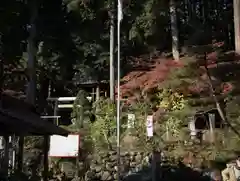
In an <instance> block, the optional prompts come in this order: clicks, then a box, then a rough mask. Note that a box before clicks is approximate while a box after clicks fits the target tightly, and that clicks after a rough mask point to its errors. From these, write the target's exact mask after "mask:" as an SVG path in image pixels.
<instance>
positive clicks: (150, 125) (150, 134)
mask: <svg viewBox="0 0 240 181" xmlns="http://www.w3.org/2000/svg"><path fill="white" fill-rule="evenodd" d="M146 127H147V136H148V137H153V116H147V122H146Z"/></svg>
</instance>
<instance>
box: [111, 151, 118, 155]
mask: <svg viewBox="0 0 240 181" xmlns="http://www.w3.org/2000/svg"><path fill="white" fill-rule="evenodd" d="M109 155H117V152H116V151H110V152H109Z"/></svg>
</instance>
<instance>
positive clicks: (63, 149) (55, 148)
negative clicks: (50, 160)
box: [49, 135, 79, 157]
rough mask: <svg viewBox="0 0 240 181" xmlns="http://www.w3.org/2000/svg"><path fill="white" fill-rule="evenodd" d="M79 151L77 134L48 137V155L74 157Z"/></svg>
mask: <svg viewBox="0 0 240 181" xmlns="http://www.w3.org/2000/svg"><path fill="white" fill-rule="evenodd" d="M78 151H79V135H68V136H67V137H64V136H58V135H53V136H51V138H50V149H49V156H50V157H76V156H78Z"/></svg>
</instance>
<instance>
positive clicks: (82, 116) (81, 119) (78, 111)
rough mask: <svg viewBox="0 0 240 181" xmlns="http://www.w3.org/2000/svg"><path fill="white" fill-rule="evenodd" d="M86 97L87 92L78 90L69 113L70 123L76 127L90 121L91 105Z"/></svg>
mask: <svg viewBox="0 0 240 181" xmlns="http://www.w3.org/2000/svg"><path fill="white" fill-rule="evenodd" d="M87 97H88V94H87V92H86V91H84V90H80V91H79V92H78V94H77V96H76V100H75V101H74V104H73V111H72V115H71V116H72V123H73V125H75V127H76V128H77V129H81V128H83V126H84V123H86V124H88V123H89V122H90V115H91V114H92V113H91V109H92V106H91V103H90V101H89V100H88V99H87Z"/></svg>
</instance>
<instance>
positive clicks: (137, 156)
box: [135, 153, 143, 163]
mask: <svg viewBox="0 0 240 181" xmlns="http://www.w3.org/2000/svg"><path fill="white" fill-rule="evenodd" d="M135 160H136V162H137V163H141V162H142V160H143V158H142V155H141V154H140V153H139V154H137V155H136V156H135Z"/></svg>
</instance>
